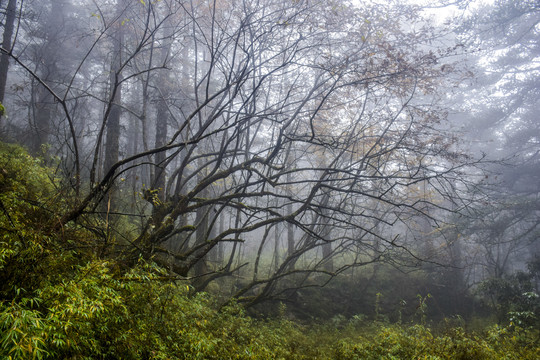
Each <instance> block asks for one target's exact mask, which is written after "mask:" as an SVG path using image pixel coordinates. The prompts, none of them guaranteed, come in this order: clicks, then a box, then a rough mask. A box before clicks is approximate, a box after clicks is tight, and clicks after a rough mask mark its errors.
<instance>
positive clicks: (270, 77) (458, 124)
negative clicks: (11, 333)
mask: <svg viewBox="0 0 540 360" xmlns="http://www.w3.org/2000/svg"><path fill="white" fill-rule="evenodd" d="M428 3H429V4H428ZM0 5H1V8H2V12H1V19H0V20H1V26H2V29H3V40H2V41H3V42H2V47H1V52H2V57H1V59H0V90H1V91H2V92H1V93H0V102H1V104H3V106H4V109H5V110H4V114H3V115H2V117H1V118H0V131H1V132H0V134H1V139H2V141H3V142H5V143H17V144H19V145H22V146H24V147H25V148H26V149H27V150H28V151H29V153H30V154H31V155H32V156H35V157H39V158H41V159H42V163H43V164H44V165H46V166H48V167H49V168H51V169H53V170H54V176H55V178H54V182H55V189H56V191H57V196H58V197H61V198H63V199H66V200H65V206H63V207H62V209H61V210H54V212H55V219H56V220H55V223H54V224H51V225H50V228H51V229H52V230H51V232H52V233H54V234H63V232H64V231H67V230H66V229H70V228H74V227H78V228H81V229H84V230H85V231H88V233H89V234H92V235H91V236H90V238H91V241H90V243H84V244H70V245H69V249H70V250H72V249H74V248H75V249H77V248H80V249H81V251H83V250H82V249H84V251H90V252H91V253H92V256H94V257H95V258H99V259H114V260H115V261H119V262H120V263H121V264H122V266H125V267H126V268H132V267H134V266H135V265H136V264H137V263H138V261H140V259H144V260H147V261H152V262H154V263H155V264H157V266H160V267H162V268H164V269H166V271H167V274H168V276H169V277H170V279H171V281H173V282H174V281H176V282H178V281H180V282H182V283H184V282H185V283H188V284H189V287H191V289H192V290H193V291H194V292H210V293H213V294H216V295H217V296H218V297H219V298H220V299H221V301H223V302H227V301H230V300H231V299H235V300H236V301H238V302H239V303H240V304H242V305H245V306H246V307H247V308H249V309H250V310H249V311H251V312H252V314H255V315H257V316H268V315H272V314H277V313H279V311H280V310H279V309H280V306H281V305H280V304H283V303H285V304H287V306H288V309H289V311H290V316H291V317H292V318H294V319H298V320H302V321H304V320H306V321H307V320H309V319H332V318H334V319H335V318H336V316H344V317H352V316H355V315H358V314H363V315H365V316H367V317H375V316H376V317H380V316H385V317H386V318H387V319H388V320H389V321H398V317H399V321H401V320H402V317H407V318H408V319H416V318H417V317H418V311H417V309H418V306H419V305H418V299H420V301H424V300H426V299H428V294H429V301H428V300H426V301H428V304H429V316H430V317H431V318H432V319H442V318H444V317H448V316H456V315H459V316H462V317H464V318H468V319H469V318H471V317H474V316H479V317H486V318H489V317H491V318H492V319H495V320H496V321H499V322H504V321H509V318H510V316H511V315H509V314H511V313H512V314H514V315H513V316H515V314H516V313H518V312H521V313H522V314H524V313H527V314H528V315H527V316H529V315H530V317H527V319H526V320H525V316H523V319H522V320H523V321H524V322H527V325H528V326H533V327H536V328H537V327H538V324H539V319H540V318H538V317H537V316H538V315H539V314H538V311H539V309H540V303H539V300H538V296H536V298H535V300H531V295H530V294H531V293H535V294H538V286H539V280H540V260H539V257H538V255H539V251H540V247H539V243H538V241H537V240H538V235H539V228H538V226H539V215H540V213H539V209H540V197H539V195H540V182H539V179H540V121H539V119H538V116H539V114H540V111H539V103H538V101H539V99H540V94H539V90H540V82H539V80H538V79H539V76H538V75H539V55H540V43H539V42H538V39H539V31H540V27H539V25H538V24H539V22H540V7H539V4H538V2H535V1H512V0H501V1H497V2H487V3H486V2H481V1H473V0H462V1H460V0H457V1H440V2H439V3H436V4H435V3H433V2H424V3H419V2H411V3H404V2H401V1H317V0H316V1H304V0H300V1H287V0H266V1H248V0H230V1H183V0H161V1H156V2H154V1H128V0H116V1H113V0H103V1H87V0H46V1H44V0H26V1H24V2H22V1H16V0H6V1H2V2H0ZM54 202H55V201H51V202H43V203H42V204H40V205H39V206H41V207H43V208H47V207H48V206H50V204H51V203H54ZM36 206H37V205H36ZM2 207H3V206H2ZM3 211H4V212H8V211H7V210H5V209H3ZM51 211H53V210H51ZM58 211H60V213H58ZM4 220H5V222H6V224H8V220H7V218H6V219H4ZM4 220H3V221H4ZM9 226H11V225H9ZM9 226H8V225H5V226H4V225H2V227H3V228H8V227H9ZM62 246H64V245H61V246H60V247H62ZM65 246H66V247H68V245H67V244H66V245H65ZM88 248H90V250H87V249H88ZM66 249H67V248H66ZM66 251H67V250H66ZM6 276H7V275H6ZM6 284H7V282H6ZM6 291H7V290H6ZM377 294H379V295H377ZM4 298H7V297H6V296H4V295H3V298H2V299H4ZM375 301H377V307H374V303H375ZM323 304H324V305H323ZM426 311H427V310H426Z"/></svg>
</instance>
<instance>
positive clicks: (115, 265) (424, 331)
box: [0, 145, 540, 359]
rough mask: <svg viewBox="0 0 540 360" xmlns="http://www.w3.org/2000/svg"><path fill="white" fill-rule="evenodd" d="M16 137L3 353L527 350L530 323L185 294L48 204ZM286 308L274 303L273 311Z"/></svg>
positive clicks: (55, 200)
mask: <svg viewBox="0 0 540 360" xmlns="http://www.w3.org/2000/svg"><path fill="white" fill-rule="evenodd" d="M59 182H60V180H59V179H57V178H56V177H55V176H54V171H53V170H52V169H50V168H47V167H46V166H44V165H43V163H42V162H41V161H40V160H38V159H36V158H33V157H31V156H29V155H28V154H27V153H26V152H25V151H24V150H22V149H21V148H19V147H16V146H11V145H1V148H0V231H1V232H0V234H1V235H0V358H2V359H4V358H5V359H499V358H500V359H503V358H504V359H537V358H540V348H539V346H538V332H537V331H536V330H533V329H521V328H519V327H517V326H515V324H509V325H508V326H490V327H488V328H486V329H485V330H482V331H478V332H476V333H471V332H466V331H464V330H463V329H462V328H461V327H446V328H441V329H437V330H436V331H435V330H431V329H430V328H429V327H428V326H426V325H418V324H417V325H413V324H407V325H404V324H400V325H398V324H391V323H389V322H388V321H377V320H375V321H373V320H366V319H362V318H361V317H351V318H350V319H346V318H343V319H341V320H340V322H339V324H336V323H335V322H328V323H327V324H324V325H313V324H311V325H306V324H303V325H302V324H298V323H297V322H295V321H293V320H290V319H287V317H286V316H280V317H275V318H273V319H270V320H269V319H254V318H252V317H250V316H248V315H247V314H246V312H245V310H244V309H243V308H242V307H241V306H240V305H238V304H235V303H234V302H232V303H229V304H227V305H226V306H223V304H220V303H218V301H217V298H216V297H214V296H212V295H209V294H205V293H194V292H193V291H192V288H191V287H190V285H189V283H187V282H178V281H177V282H175V281H171V279H170V277H169V276H168V274H167V272H166V271H165V270H163V269H161V268H159V267H157V266H156V265H155V264H153V263H152V262H151V261H145V260H142V259H141V260H140V261H139V262H138V263H137V264H136V265H135V266H129V267H128V266H125V264H122V262H121V261H119V260H118V259H115V258H113V257H110V256H102V255H100V256H98V255H97V254H102V253H101V252H100V251H97V250H98V249H97V246H96V233H95V232H92V231H89V229H88V228H85V227H82V226H77V225H69V226H68V227H65V228H63V229H61V230H58V229H57V227H56V226H55V224H56V223H57V222H58V218H57V216H58V215H57V214H61V213H62V210H63V209H64V208H65V207H68V206H69V204H68V203H67V201H68V200H67V199H69V194H67V193H63V192H62V191H61V189H60V188H59V187H58V185H57V184H58V183H59ZM286 312H287V310H286V308H285V307H283V308H282V315H284V314H285V313H286Z"/></svg>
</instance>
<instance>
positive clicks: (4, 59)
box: [0, 0, 17, 118]
mask: <svg viewBox="0 0 540 360" xmlns="http://www.w3.org/2000/svg"><path fill="white" fill-rule="evenodd" d="M16 7H17V0H9V2H8V4H7V8H6V23H5V24H4V36H3V38H2V48H3V49H4V50H7V51H11V38H12V37H13V27H14V24H15V10H16ZM8 68H9V55H8V54H5V53H2V55H1V56H0V102H4V96H5V94H6V83H7V75H8ZM0 118H1V117H0Z"/></svg>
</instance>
